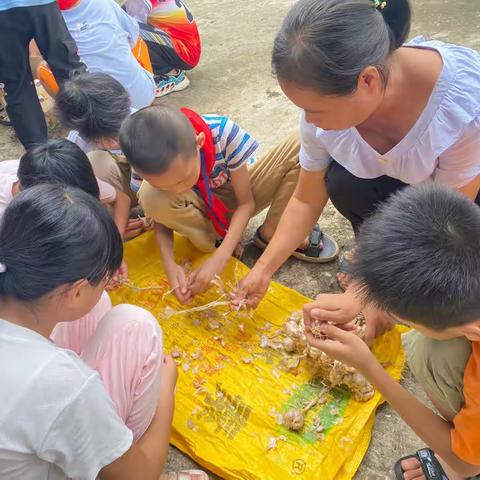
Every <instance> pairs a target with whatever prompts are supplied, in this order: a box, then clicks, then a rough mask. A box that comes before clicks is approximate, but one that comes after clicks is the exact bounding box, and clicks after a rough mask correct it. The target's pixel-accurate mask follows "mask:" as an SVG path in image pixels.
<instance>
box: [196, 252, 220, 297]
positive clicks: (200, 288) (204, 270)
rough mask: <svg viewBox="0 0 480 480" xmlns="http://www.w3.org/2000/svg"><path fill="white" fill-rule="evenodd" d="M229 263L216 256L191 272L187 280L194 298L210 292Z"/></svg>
mask: <svg viewBox="0 0 480 480" xmlns="http://www.w3.org/2000/svg"><path fill="white" fill-rule="evenodd" d="M226 264H227V261H226V260H225V259H223V258H218V256H216V255H215V254H214V255H212V256H211V257H210V258H209V259H207V260H205V262H203V263H202V264H201V265H200V267H198V268H197V269H196V270H194V271H193V272H191V273H190V274H189V275H188V278H187V284H188V289H189V290H190V292H191V294H192V297H193V296H195V295H197V293H203V292H205V291H206V290H208V289H209V288H210V287H211V285H212V280H213V279H214V278H215V276H216V275H220V274H221V273H222V272H223V270H224V269H225V266H226Z"/></svg>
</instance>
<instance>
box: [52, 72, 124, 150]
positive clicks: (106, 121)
mask: <svg viewBox="0 0 480 480" xmlns="http://www.w3.org/2000/svg"><path fill="white" fill-rule="evenodd" d="M55 107H56V112H57V116H58V118H59V120H60V123H61V124H62V125H63V126H64V127H66V128H70V129H73V130H77V131H78V132H79V133H80V135H81V136H82V138H84V139H85V140H88V141H95V140H97V139H99V138H105V137H106V138H116V137H117V136H118V132H119V131H120V125H121V124H122V121H123V120H124V119H125V118H126V117H128V115H129V114H130V97H129V95H128V92H127V91H126V90H125V88H124V87H123V85H122V84H121V83H120V82H119V81H117V80H115V79H114V78H113V77H111V76H110V75H107V74H106V73H100V72H98V73H82V74H79V75H76V76H74V77H73V78H72V79H71V80H67V81H66V82H64V83H63V84H62V86H61V87H60V90H59V92H58V93H57V96H56V97H55Z"/></svg>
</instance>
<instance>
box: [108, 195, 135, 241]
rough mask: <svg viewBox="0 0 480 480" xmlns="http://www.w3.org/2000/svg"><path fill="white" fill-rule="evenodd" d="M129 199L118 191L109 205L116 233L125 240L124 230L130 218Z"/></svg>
mask: <svg viewBox="0 0 480 480" xmlns="http://www.w3.org/2000/svg"><path fill="white" fill-rule="evenodd" d="M130 203H131V202H130V198H129V197H128V195H126V194H125V193H123V192H121V191H120V190H117V191H116V195H115V200H113V202H112V203H111V206H112V209H113V220H114V222H115V225H117V228H118V231H119V232H120V235H121V237H122V240H124V239H125V230H126V228H127V224H128V218H129V217H130Z"/></svg>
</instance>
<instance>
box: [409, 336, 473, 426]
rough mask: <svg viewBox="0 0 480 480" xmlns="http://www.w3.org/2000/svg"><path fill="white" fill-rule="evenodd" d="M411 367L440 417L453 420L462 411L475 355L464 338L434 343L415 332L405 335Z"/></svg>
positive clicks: (434, 341) (431, 339) (432, 340)
mask: <svg viewBox="0 0 480 480" xmlns="http://www.w3.org/2000/svg"><path fill="white" fill-rule="evenodd" d="M402 343H403V348H404V350H405V354H406V356H407V360H408V365H409V367H410V370H411V371H412V373H413V374H414V376H415V378H416V379H417V380H418V381H419V382H420V383H421V385H422V387H423V388H424V390H425V391H426V392H427V394H428V395H429V396H430V398H431V399H432V401H433V403H434V404H435V406H437V408H438V409H439V410H440V411H441V413H442V414H443V415H444V416H445V417H446V418H447V419H448V420H451V419H452V418H453V417H454V416H455V415H456V414H457V413H458V412H459V411H460V409H461V408H462V407H463V404H464V403H465V398H464V396H463V375H464V372H465V367H466V365H467V362H468V360H469V358H470V355H471V353H472V346H471V343H470V342H469V341H468V340H467V339H466V338H465V337H459V338H454V339H452V340H442V341H440V340H434V339H433V338H429V337H426V336H425V335H422V334H421V333H419V332H417V331H415V330H412V331H410V332H408V333H406V334H404V335H402Z"/></svg>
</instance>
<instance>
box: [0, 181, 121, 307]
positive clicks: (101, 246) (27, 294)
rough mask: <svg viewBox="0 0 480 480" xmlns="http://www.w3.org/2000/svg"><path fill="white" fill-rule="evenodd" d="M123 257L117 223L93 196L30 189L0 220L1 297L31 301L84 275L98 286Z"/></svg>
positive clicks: (75, 190) (51, 187) (57, 187)
mask: <svg viewBox="0 0 480 480" xmlns="http://www.w3.org/2000/svg"><path fill="white" fill-rule="evenodd" d="M122 255H123V245H122V239H121V238H120V234H119V233H118V229H117V227H116V226H115V223H114V222H113V220H112V218H111V217H110V215H109V214H108V212H107V211H106V209H105V208H103V207H102V206H101V205H100V203H99V202H98V201H96V200H95V199H94V198H93V197H92V196H91V195H89V194H87V193H85V192H83V191H82V190H79V189H78V188H72V187H65V186H61V185H48V184H43V185H37V186H35V187H32V188H28V189H26V190H24V191H23V192H20V193H19V194H18V195H17V196H16V197H15V198H14V199H13V201H12V202H11V203H10V205H9V206H8V207H7V209H6V210H5V212H4V214H3V218H2V220H1V222H0V263H1V264H3V265H2V267H4V269H5V271H4V272H2V273H0V296H5V297H10V298H13V299H16V300H20V301H27V302H29V301H35V300H38V299H40V298H42V297H43V296H44V295H46V294H48V293H50V292H52V291H53V290H55V289H56V288H57V287H59V286H61V285H64V284H70V283H73V282H76V281H78V280H81V279H86V280H88V281H89V283H90V284H91V285H94V286H95V285H98V284H99V283H100V282H101V281H102V280H104V279H105V278H106V277H107V276H108V275H111V274H112V273H113V272H115V271H116V270H117V269H118V267H119V266H120V264H121V261H122ZM2 270H3V268H2Z"/></svg>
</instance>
